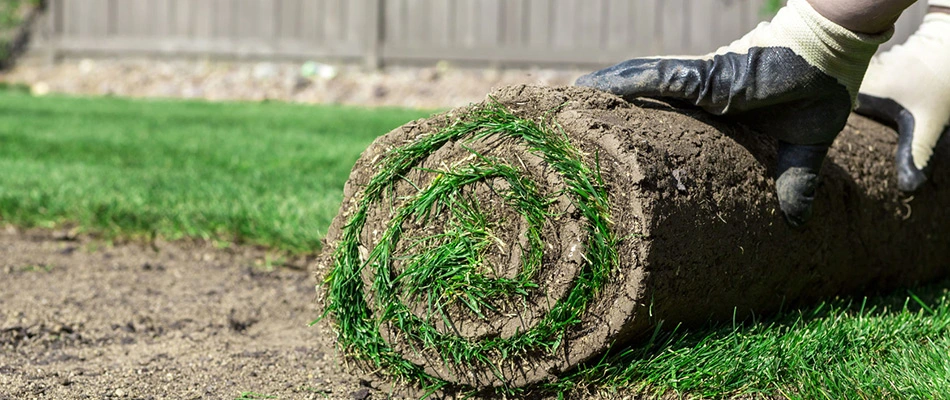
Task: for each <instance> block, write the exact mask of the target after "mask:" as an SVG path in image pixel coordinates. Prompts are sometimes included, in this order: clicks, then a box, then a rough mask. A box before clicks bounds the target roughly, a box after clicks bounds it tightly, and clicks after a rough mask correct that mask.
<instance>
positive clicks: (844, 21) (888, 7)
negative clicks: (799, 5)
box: [808, 0, 917, 34]
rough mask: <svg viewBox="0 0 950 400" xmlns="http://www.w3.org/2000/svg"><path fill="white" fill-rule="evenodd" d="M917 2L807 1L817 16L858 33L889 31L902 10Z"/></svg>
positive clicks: (911, 0) (872, 0)
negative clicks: (819, 15)
mask: <svg viewBox="0 0 950 400" xmlns="http://www.w3.org/2000/svg"><path fill="white" fill-rule="evenodd" d="M916 1H917V0H886V1H880V0H808V3H809V4H811V6H812V8H814V9H815V11H817V12H818V13H819V14H821V15H823V16H824V17H825V18H828V19H829V20H831V21H832V22H834V23H836V24H838V25H841V26H842V27H844V28H846V29H848V30H851V31H854V32H860V33H870V34H874V33H881V32H884V31H887V30H889V29H891V27H892V26H894V23H895V22H897V18H898V17H900V16H901V13H902V12H904V9H906V8H907V7H910V6H911V5H912V4H914V3H915V2H916Z"/></svg>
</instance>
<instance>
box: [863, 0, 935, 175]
mask: <svg viewBox="0 0 950 400" xmlns="http://www.w3.org/2000/svg"><path fill="white" fill-rule="evenodd" d="M933 3H934V2H933V1H931V4H933ZM946 3H950V1H948V2H946ZM858 100H859V101H858V109H857V111H858V112H859V113H862V114H866V115H869V116H872V117H876V118H879V119H883V120H885V121H886V122H890V123H892V124H895V125H897V130H898V133H899V134H900V138H899V139H898V143H897V157H896V162H897V187H898V188H900V190H903V191H905V192H912V191H915V190H917V189H918V188H920V186H921V185H923V184H924V182H926V181H927V175H928V173H929V170H930V167H931V165H932V164H931V161H932V160H931V158H932V156H933V152H934V147H935V146H936V145H937V141H939V140H940V137H941V136H942V135H943V134H944V132H945V129H946V127H947V122H948V121H950V14H943V13H930V14H927V16H926V17H925V18H924V23H923V24H922V25H921V26H920V28H919V29H918V30H917V32H916V33H914V35H912V36H911V37H910V38H909V39H907V42H906V43H904V44H903V45H901V46H896V47H894V48H893V49H891V50H890V51H888V52H886V53H884V54H881V55H880V56H878V57H875V58H874V59H873V60H871V66H870V67H868V72H867V77H866V78H865V79H864V83H863V84H861V93H860V94H859V95H858Z"/></svg>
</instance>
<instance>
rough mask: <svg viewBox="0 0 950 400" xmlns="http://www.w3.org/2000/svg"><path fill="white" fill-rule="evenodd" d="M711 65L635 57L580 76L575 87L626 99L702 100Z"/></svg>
mask: <svg viewBox="0 0 950 400" xmlns="http://www.w3.org/2000/svg"><path fill="white" fill-rule="evenodd" d="M710 65H711V63H710V62H709V60H704V59H673V58H635V59H632V60H627V61H624V62H622V63H620V64H617V65H614V66H612V67H608V68H604V69H602V70H599V71H594V72H592V73H589V74H587V75H584V76H581V77H580V78H578V79H577V82H575V85H577V86H587V87H592V88H595V89H599V90H603V91H605V92H608V93H613V94H615V95H618V96H622V97H624V98H627V99H632V98H635V97H663V98H671V99H678V100H691V101H692V100H696V99H698V98H700V97H701V96H700V94H701V93H702V92H703V89H704V87H705V85H706V82H707V81H708V76H709V68H710Z"/></svg>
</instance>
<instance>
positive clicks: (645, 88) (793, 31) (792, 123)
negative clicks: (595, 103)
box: [576, 0, 890, 227]
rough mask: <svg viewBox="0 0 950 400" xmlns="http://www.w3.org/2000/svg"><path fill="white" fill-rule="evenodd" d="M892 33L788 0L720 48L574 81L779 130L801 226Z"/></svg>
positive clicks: (782, 165) (790, 213) (790, 208)
mask: <svg viewBox="0 0 950 400" xmlns="http://www.w3.org/2000/svg"><path fill="white" fill-rule="evenodd" d="M889 37H890V32H887V33H885V34H881V35H864V34H857V33H854V32H851V31H849V30H847V29H845V28H842V27H840V26H838V25H837V24H835V23H833V22H831V21H829V20H828V19H826V18H824V17H822V16H821V14H818V12H816V11H815V10H814V9H813V8H812V7H811V6H810V5H809V4H808V3H807V2H806V1H805V0H790V1H789V2H788V5H787V6H786V7H784V8H782V9H781V10H780V11H779V13H778V14H777V15H776V16H775V18H774V19H773V20H772V21H771V22H770V23H768V22H765V23H762V24H759V26H758V27H756V28H755V29H754V30H752V31H751V32H749V33H748V34H746V35H745V36H744V37H743V38H741V39H739V40H737V41H735V42H733V43H732V44H730V45H728V46H725V47H722V48H720V49H719V50H717V51H716V52H714V53H711V54H708V55H705V56H700V57H654V58H637V59H632V60H628V61H624V62H622V63H620V64H617V65H615V66H613V67H610V68H606V69H603V70H600V71H596V72H593V73H591V74H588V75H584V76H582V77H580V78H579V79H578V80H577V83H576V84H577V85H580V86H589V87H593V88H597V89H600V90H604V91H607V92H610V93H614V94H617V95H620V96H623V97H624V98H627V99H631V98H635V97H658V98H668V99H677V100H684V101H688V102H691V103H693V104H695V105H697V106H699V107H702V108H703V109H705V110H706V111H709V112H711V113H713V114H718V115H728V116H730V117H732V118H734V119H736V120H739V121H740V122H743V123H745V124H747V125H749V126H750V127H751V128H753V129H755V130H757V131H759V132H762V133H765V134H769V135H772V136H774V137H776V138H778V139H779V154H778V166H777V178H776V182H775V184H776V190H777V194H778V199H779V205H780V206H781V208H782V211H783V212H784V213H785V217H786V219H787V221H788V222H789V223H790V224H791V225H792V226H795V227H797V226H801V225H802V224H804V223H805V221H807V220H808V218H809V217H810V215H811V210H812V203H813V201H814V198H815V191H816V190H817V186H818V173H819V170H820V169H821V165H822V162H823V161H824V159H825V155H826V154H827V152H828V147H829V146H830V145H831V142H832V141H833V140H834V138H835V137H836V136H837V135H838V133H839V132H840V131H841V129H842V128H844V125H845V123H846V121H847V118H848V114H850V112H851V109H852V105H853V104H854V100H855V97H856V96H857V91H858V87H859V86H860V84H861V79H862V77H863V76H864V71H865V70H866V69H867V66H868V62H869V60H870V59H871V56H872V55H873V54H874V52H875V51H876V50H877V47H878V45H879V44H880V43H882V42H884V41H886V40H887V39H888V38H889Z"/></svg>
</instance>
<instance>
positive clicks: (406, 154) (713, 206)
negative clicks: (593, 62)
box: [318, 86, 950, 387]
mask: <svg viewBox="0 0 950 400" xmlns="http://www.w3.org/2000/svg"><path fill="white" fill-rule="evenodd" d="M896 141H897V137H896V134H895V133H894V132H893V131H892V130H890V129H888V128H886V127H884V126H882V125H880V124H878V123H875V122H872V121H870V120H867V119H864V118H861V117H857V116H856V117H853V118H852V119H851V120H850V121H849V124H848V126H847V128H846V129H845V131H844V132H843V133H842V134H841V136H840V138H839V139H838V141H837V142H836V144H835V146H834V148H833V149H832V150H831V152H830V153H829V158H828V161H826V164H825V166H824V169H823V173H822V179H823V183H822V186H821V188H820V192H819V193H818V195H817V200H816V202H815V203H816V206H815V212H814V217H813V220H812V222H811V223H809V224H808V225H807V226H806V227H805V228H804V229H801V230H797V231H796V230H793V229H791V228H789V227H788V226H787V225H786V223H785V222H784V220H783V217H782V215H781V211H780V210H779V209H778V202H777V200H776V198H775V195H774V186H773V185H774V180H773V179H772V176H773V175H774V170H773V165H774V154H775V142H774V140H772V139H770V138H768V137H767V136H764V135H761V134H758V133H754V132H750V131H748V130H747V129H745V128H743V127H742V126H739V125H737V124H735V123H731V122H729V121H727V120H724V119H720V118H715V117H711V116H709V115H707V114H705V113H703V112H701V111H698V110H688V109H687V110H684V109H678V108H674V107H671V106H669V105H667V104H665V103H661V102H656V101H649V100H643V101H638V102H636V103H634V104H631V103H628V102H626V101H624V100H622V99H620V98H618V97H615V96H612V95H608V94H604V93H600V92H597V91H593V90H589V89H584V88H575V87H560V88H549V87H532V86H514V87H506V88H502V89H499V90H496V91H495V92H493V93H491V94H490V95H489V99H488V100H486V101H485V102H483V103H480V104H476V105H473V106H471V107H467V108H462V109H456V110H453V111H450V112H448V113H445V114H442V115H439V116H436V117H433V118H430V119H427V120H420V121H415V122H412V123H409V124H407V125H405V126H403V127H400V128H398V129H396V130H394V131H392V132H390V133H389V134H387V135H385V136H383V137H381V138H379V139H378V140H377V141H376V142H375V143H373V145H371V146H370V148H368V149H367V150H366V151H365V152H364V154H363V155H362V157H361V158H360V160H359V161H358V162H357V164H356V166H355V167H354V169H353V172H352V175H351V176H350V179H349V181H348V182H347V184H346V188H345V193H344V202H343V205H342V206H341V211H340V214H339V216H338V217H337V218H336V219H335V220H334V222H333V224H332V225H331V227H330V229H329V233H328V235H327V239H326V240H327V244H328V245H327V246H326V247H325V251H324V253H323V255H322V256H321V257H320V259H319V261H318V264H320V266H321V268H319V269H320V270H332V272H331V273H330V275H328V276H321V277H320V278H321V279H324V280H325V282H326V284H325V288H326V292H325V293H324V298H323V303H324V306H325V307H326V311H327V315H329V320H330V321H332V323H333V324H334V325H335V328H336V329H337V331H338V332H339V335H340V336H339V340H340V343H341V345H342V346H343V347H344V349H345V350H346V351H347V353H348V354H349V355H351V356H353V357H354V358H355V359H357V360H361V361H362V362H363V363H365V364H366V365H367V368H369V369H371V370H375V369H379V368H381V370H383V371H386V372H388V373H391V374H393V375H395V376H397V377H401V378H408V379H410V380H414V381H416V382H419V383H421V384H422V385H423V386H427V387H440V386H445V385H456V384H458V385H462V386H473V387H486V386H500V385H505V386H524V385H529V384H532V383H536V382H541V381H547V380H552V379H555V378H556V377H557V376H558V375H559V374H561V373H563V372H565V371H567V370H569V369H571V368H573V367H576V366H577V365H578V364H579V363H582V362H584V361H587V360H589V359H590V358H591V357H593V356H596V355H598V354H602V353H603V352H604V351H605V350H606V349H607V348H608V347H609V346H611V345H612V344H614V343H621V342H625V341H630V340H635V339H637V338H640V337H643V336H644V335H647V334H649V333H650V332H652V329H653V327H654V326H656V324H657V323H658V322H660V321H663V323H664V324H666V326H670V327H672V326H674V325H675V324H678V323H685V324H700V323H704V322H706V321H709V320H710V319H713V320H716V319H719V320H723V319H731V318H733V317H734V316H735V317H738V318H743V317H745V316H748V315H751V314H762V313H768V312H773V311H775V310H777V309H778V308H780V307H782V306H785V307H792V306H795V305H797V304H801V303H807V302H812V301H815V300H817V299H820V298H827V297H830V296H835V295H838V294H845V293H855V292H858V291H873V290H881V289H885V288H892V287H895V286H899V285H908V284H913V283H918V282H924V281H929V280H932V279H935V278H936V277H938V276H941V275H943V274H945V272H946V271H947V267H946V266H947V261H948V260H950V248H948V247H947V246H946V245H945V244H946V243H947V240H948V238H947V232H946V230H945V229H942V228H941V226H945V225H946V221H950V210H948V209H947V208H946V207H945V206H941V205H946V204H950V192H947V191H941V190H939V188H941V187H942V186H943V185H946V184H947V183H948V181H950V170H948V169H946V168H940V166H937V167H935V171H936V174H935V176H934V177H933V179H932V181H931V183H930V184H928V185H926V187H925V188H924V189H923V190H922V191H920V192H919V193H917V194H916V195H914V196H908V195H903V194H901V193H899V192H898V190H897V189H896V185H895V178H894V169H893V166H892V158H893V157H892V154H893V152H894V149H895V146H896ZM948 153H950V152H948V150H947V146H944V145H941V146H940V148H939V149H938V152H937V154H936V156H935V158H936V159H937V160H938V162H939V160H943V159H948V157H950V154H948Z"/></svg>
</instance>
